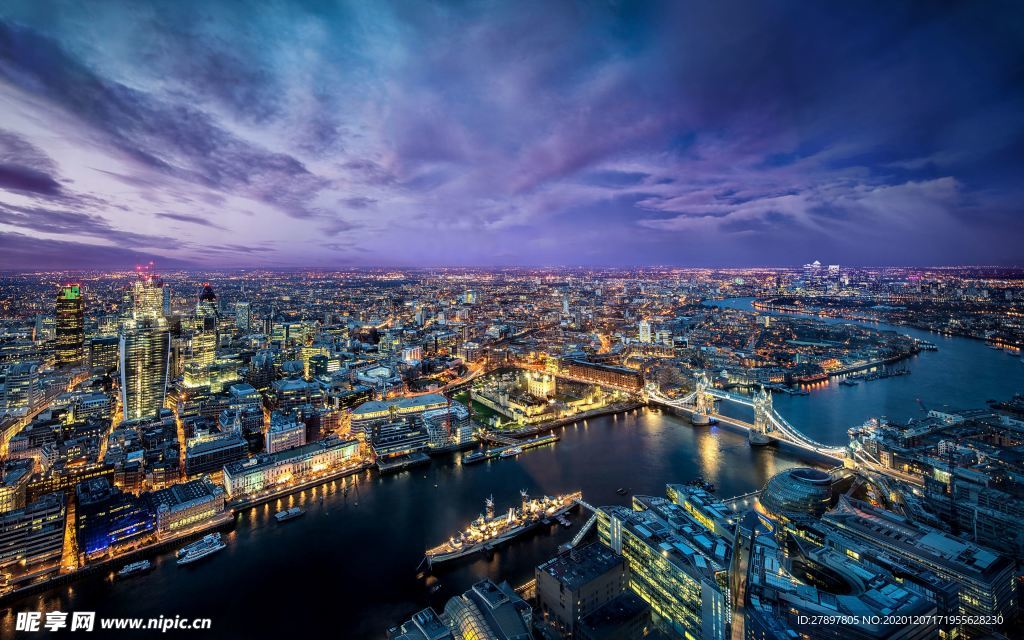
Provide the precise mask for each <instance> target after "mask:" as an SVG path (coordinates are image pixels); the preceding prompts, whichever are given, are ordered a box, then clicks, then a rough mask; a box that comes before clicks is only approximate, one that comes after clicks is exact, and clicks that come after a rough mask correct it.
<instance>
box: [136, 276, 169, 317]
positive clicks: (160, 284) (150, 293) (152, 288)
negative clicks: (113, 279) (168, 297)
mask: <svg viewBox="0 0 1024 640" xmlns="http://www.w3.org/2000/svg"><path fill="white" fill-rule="evenodd" d="M165 290H166V288H165V287H164V281H163V280H162V279H161V278H160V276H158V275H156V274H154V273H152V272H150V271H142V272H140V273H139V279H138V280H136V281H135V283H134V284H133V285H132V319H134V320H143V319H153V320H156V319H162V318H164V317H165V314H164V291H165Z"/></svg>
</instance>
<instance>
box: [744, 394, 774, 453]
mask: <svg viewBox="0 0 1024 640" xmlns="http://www.w3.org/2000/svg"><path fill="white" fill-rule="evenodd" d="M773 411H774V410H773V408H772V394H771V393H769V392H768V391H766V390H765V388H764V387H761V390H760V391H758V392H757V393H755V394H754V426H753V428H751V429H750V431H748V432H747V440H748V441H749V442H750V444H752V445H757V446H762V445H766V444H769V443H770V442H771V439H770V438H769V437H768V432H769V431H772V412H773Z"/></svg>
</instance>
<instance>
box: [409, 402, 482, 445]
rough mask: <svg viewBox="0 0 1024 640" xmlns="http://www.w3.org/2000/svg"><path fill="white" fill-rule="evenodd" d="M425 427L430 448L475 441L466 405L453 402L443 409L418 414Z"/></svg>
mask: <svg viewBox="0 0 1024 640" xmlns="http://www.w3.org/2000/svg"><path fill="white" fill-rule="evenodd" d="M420 420H422V421H423V424H424V425H426V427H427V433H428V434H429V436H430V446H431V448H444V447H447V446H460V445H464V444H469V443H471V442H475V438H474V437H473V422H472V421H471V420H470V419H469V409H468V408H467V407H466V405H464V404H462V403H460V402H455V401H454V400H453V401H452V402H451V403H450V406H448V407H445V408H444V409H431V410H429V411H424V412H423V413H422V414H421V415H420Z"/></svg>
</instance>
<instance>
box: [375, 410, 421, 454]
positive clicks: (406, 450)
mask: <svg viewBox="0 0 1024 640" xmlns="http://www.w3.org/2000/svg"><path fill="white" fill-rule="evenodd" d="M369 440H370V443H371V446H372V447H373V453H374V455H376V456H377V459H378V460H381V459H387V458H396V457H398V456H405V455H409V454H411V453H416V452H419V451H423V450H425V449H426V448H427V447H429V446H430V434H429V432H428V430H427V428H426V426H425V425H424V424H423V423H422V421H420V420H413V419H399V420H396V421H395V422H384V423H381V424H375V425H373V428H372V429H371V430H370V436H369Z"/></svg>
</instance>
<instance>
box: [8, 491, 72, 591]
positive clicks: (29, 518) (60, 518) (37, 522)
mask: <svg viewBox="0 0 1024 640" xmlns="http://www.w3.org/2000/svg"><path fill="white" fill-rule="evenodd" d="M66 516H67V512H66V511H65V507H64V494H63V493H48V494H46V495H44V496H42V497H41V498H39V499H38V500H36V501H34V502H32V503H30V504H28V505H27V506H25V507H22V508H20V509H16V510H14V511H8V512H6V513H0V570H3V572H4V573H15V572H19V571H24V570H25V569H26V568H27V567H33V566H35V565H39V564H43V563H48V562H55V561H57V560H59V559H60V556H61V551H62V549H63V548H64V524H65V518H66Z"/></svg>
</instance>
